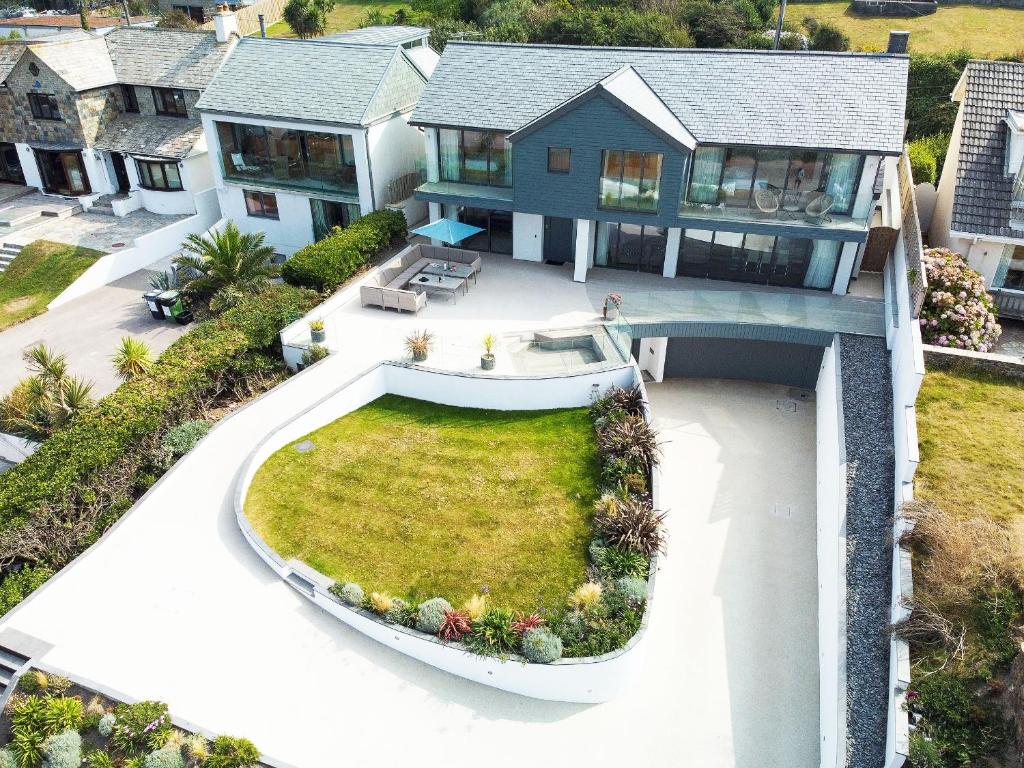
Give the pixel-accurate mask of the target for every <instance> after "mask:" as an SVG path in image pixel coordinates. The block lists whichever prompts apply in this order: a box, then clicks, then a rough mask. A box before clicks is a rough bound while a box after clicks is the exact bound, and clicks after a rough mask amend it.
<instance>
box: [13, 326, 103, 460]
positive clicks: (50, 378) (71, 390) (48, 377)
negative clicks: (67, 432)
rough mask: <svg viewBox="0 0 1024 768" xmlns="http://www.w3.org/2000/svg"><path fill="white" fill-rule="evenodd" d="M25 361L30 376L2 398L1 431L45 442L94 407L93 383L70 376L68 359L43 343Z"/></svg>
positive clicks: (29, 352)
mask: <svg viewBox="0 0 1024 768" xmlns="http://www.w3.org/2000/svg"><path fill="white" fill-rule="evenodd" d="M24 359H25V363H26V364H27V365H28V369H29V371H30V372H31V374H30V375H29V376H28V377H27V378H25V379H22V380H21V381H20V382H19V383H18V384H17V385H16V386H15V387H14V389H13V390H11V392H10V394H8V395H7V396H6V397H4V398H3V399H0V431H4V432H10V433H11V434H12V435H17V436H18V437H23V438H25V439H27V440H36V441H42V440H45V439H46V438H48V437H49V436H50V435H52V434H53V433H54V432H55V431H56V430H58V429H60V428H61V427H63V426H64V425H65V424H67V423H69V422H70V421H71V420H72V419H74V417H75V416H76V415H77V414H78V413H80V412H81V411H83V410H85V409H86V408H89V407H91V406H92V404H93V399H92V384H91V383H90V382H87V381H85V380H84V379H80V378H78V377H76V376H71V375H70V374H69V373H68V364H67V357H66V356H65V355H63V354H60V355H58V354H54V352H53V351H52V350H51V349H50V348H49V347H47V346H46V345H44V344H38V345H36V346H35V347H32V349H30V350H28V351H27V352H26V353H25V356H24Z"/></svg>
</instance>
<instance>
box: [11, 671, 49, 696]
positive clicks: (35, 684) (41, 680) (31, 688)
mask: <svg viewBox="0 0 1024 768" xmlns="http://www.w3.org/2000/svg"><path fill="white" fill-rule="evenodd" d="M49 684H50V681H49V679H47V677H46V674H45V673H43V672H40V671H39V670H38V669H30V670H29V671H28V672H26V673H25V674H24V675H22V676H21V678H19V680H18V690H19V691H24V692H25V693H39V692H40V691H44V690H46V686H48V685H49Z"/></svg>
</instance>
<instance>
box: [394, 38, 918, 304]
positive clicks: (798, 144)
mask: <svg viewBox="0 0 1024 768" xmlns="http://www.w3.org/2000/svg"><path fill="white" fill-rule="evenodd" d="M906 80H907V59H906V57H905V56H894V55H888V54H831V53H802V52H801V53H786V52H754V51H739V50H716V51H710V50H670V49H660V50H659V49H610V48H585V47H575V46H572V47H569V46H556V45H546V46H531V45H509V44H492V43H475V42H452V43H450V44H449V45H448V47H447V48H446V49H445V51H444V54H443V56H442V57H441V61H440V63H439V65H438V67H437V70H436V72H435V73H434V75H433V76H432V77H431V80H430V83H429V84H428V86H427V88H426V91H425V92H424V94H423V97H422V98H421V100H420V103H419V105H418V106H417V108H416V111H415V112H414V114H413V120H412V123H413V124H414V125H417V126H420V127H422V128H423V129H424V130H425V134H426V146H427V149H426V152H427V158H428V161H427V181H426V183H424V184H423V185H421V186H420V187H419V189H418V190H417V193H416V195H417V197H418V198H420V199H421V200H424V201H427V202H428V203H429V205H430V218H431V219H432V220H433V219H436V218H439V217H441V216H447V217H455V216H457V217H458V218H460V219H461V220H463V221H466V222H469V223H472V224H476V225H478V226H480V227H482V228H483V229H484V232H483V233H482V234H480V235H479V236H477V237H476V238H475V239H474V240H473V241H467V242H466V243H465V246H466V247H469V248H476V249H478V250H484V251H492V252H497V253H507V254H511V255H512V256H513V257H514V258H516V259H524V260H529V261H547V262H565V261H574V262H575V279H576V280H578V281H583V280H586V277H587V271H588V269H590V268H591V267H595V266H597V267H610V268H614V269H625V270H633V271H640V272H650V273H655V274H659V275H664V276H665V277H667V278H673V277H677V276H685V277H698V278H710V279H712V280H728V281H737V282H746V283H760V284H764V285H770V286H784V287H796V288H805V289H808V290H816V291H832V292H834V293H836V294H845V293H846V292H847V290H848V287H849V285H850V281H851V279H853V278H855V277H856V276H857V274H858V270H859V266H860V259H861V256H862V254H863V250H864V243H865V241H866V240H867V237H868V230H869V223H870V219H871V216H872V214H873V212H874V209H875V206H876V199H877V195H878V194H879V190H880V185H878V184H876V179H877V178H878V177H879V173H880V171H879V168H880V165H882V161H883V159H884V158H887V157H890V158H891V157H895V156H897V155H899V154H900V153H901V152H902V148H903V117H902V114H903V104H904V99H905V91H906ZM883 261H884V259H883Z"/></svg>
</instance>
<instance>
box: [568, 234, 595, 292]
mask: <svg viewBox="0 0 1024 768" xmlns="http://www.w3.org/2000/svg"><path fill="white" fill-rule="evenodd" d="M594 230H595V227H594V222H592V221H591V220H590V219H576V268H575V271H574V272H573V276H572V279H573V280H575V281H576V282H577V283H585V282H587V269H588V268H589V267H590V264H591V259H593V253H594Z"/></svg>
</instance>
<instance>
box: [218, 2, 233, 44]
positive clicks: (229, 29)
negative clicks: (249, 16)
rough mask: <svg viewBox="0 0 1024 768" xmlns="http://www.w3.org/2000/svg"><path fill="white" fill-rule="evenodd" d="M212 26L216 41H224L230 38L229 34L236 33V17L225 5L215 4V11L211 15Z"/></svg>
mask: <svg viewBox="0 0 1024 768" xmlns="http://www.w3.org/2000/svg"><path fill="white" fill-rule="evenodd" d="M213 28H214V30H216V33H217V42H218V43H226V42H227V41H228V40H230V39H231V35H237V34H238V17H237V16H235V12H234V11H232V10H230V9H229V8H228V7H227V6H226V5H220V6H217V13H216V15H214V17H213Z"/></svg>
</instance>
